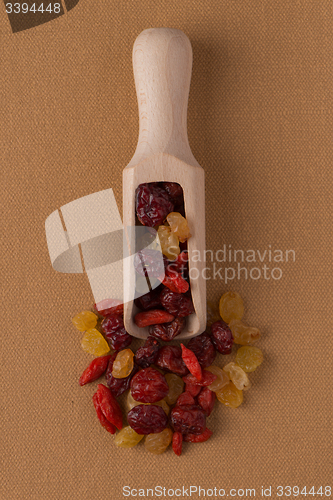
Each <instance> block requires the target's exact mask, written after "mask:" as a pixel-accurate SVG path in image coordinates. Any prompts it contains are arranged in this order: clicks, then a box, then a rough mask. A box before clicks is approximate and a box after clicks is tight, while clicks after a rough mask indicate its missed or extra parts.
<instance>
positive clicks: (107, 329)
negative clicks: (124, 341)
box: [101, 314, 124, 338]
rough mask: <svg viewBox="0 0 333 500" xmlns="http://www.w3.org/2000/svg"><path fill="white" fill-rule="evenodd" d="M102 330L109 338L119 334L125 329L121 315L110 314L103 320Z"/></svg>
mask: <svg viewBox="0 0 333 500" xmlns="http://www.w3.org/2000/svg"><path fill="white" fill-rule="evenodd" d="M101 328H102V330H103V332H104V334H105V336H106V338H108V337H109V336H110V335H112V334H114V333H116V332H118V330H120V328H124V322H123V318H122V317H121V316H119V314H110V315H109V316H108V317H107V318H105V319H103V321H102V323H101Z"/></svg>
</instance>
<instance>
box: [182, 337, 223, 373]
mask: <svg viewBox="0 0 333 500" xmlns="http://www.w3.org/2000/svg"><path fill="white" fill-rule="evenodd" d="M187 347H188V349H191V351H193V352H194V354H195V355H196V357H197V358H198V361H199V363H200V366H201V368H207V367H208V366H210V365H211V364H213V362H214V359H215V357H216V349H215V347H214V344H213V342H212V341H211V339H210V336H209V335H208V333H206V332H204V333H202V334H201V335H198V336H197V337H194V338H193V339H191V340H190V341H189V343H188V344H187Z"/></svg>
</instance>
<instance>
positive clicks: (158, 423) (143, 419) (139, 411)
mask: <svg viewBox="0 0 333 500" xmlns="http://www.w3.org/2000/svg"><path fill="white" fill-rule="evenodd" d="M127 420H128V423H129V425H130V426H131V427H132V429H134V430H135V432H137V433H138V434H155V433H158V432H162V431H163V430H164V429H165V428H166V426H167V424H168V417H167V415H166V413H165V411H164V410H163V409H162V408H161V407H160V406H157V405H138V406H135V407H134V408H132V409H131V410H130V411H129V412H128V414H127Z"/></svg>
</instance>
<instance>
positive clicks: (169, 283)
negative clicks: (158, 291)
mask: <svg viewBox="0 0 333 500" xmlns="http://www.w3.org/2000/svg"><path fill="white" fill-rule="evenodd" d="M161 283H163V285H164V286H166V287H167V288H169V289H170V290H171V291H172V292H176V293H186V292H187V291H188V289H189V288H190V285H189V284H188V282H187V281H186V280H184V278H183V277H182V275H181V274H180V273H177V272H176V271H172V270H170V269H169V268H167V269H166V270H165V276H164V279H163V280H161Z"/></svg>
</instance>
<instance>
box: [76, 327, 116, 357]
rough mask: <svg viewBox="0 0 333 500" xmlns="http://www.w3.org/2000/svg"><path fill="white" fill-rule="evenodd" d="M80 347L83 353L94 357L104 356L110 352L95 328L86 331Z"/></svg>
mask: <svg viewBox="0 0 333 500" xmlns="http://www.w3.org/2000/svg"><path fill="white" fill-rule="evenodd" d="M81 347H82V349H83V350H84V351H86V352H89V354H93V355H94V356H104V354H107V353H108V352H109V351H110V347H109V344H108V343H107V341H106V340H105V338H104V337H103V335H102V334H101V333H100V332H99V331H98V330H96V329H95V328H90V329H89V330H87V331H86V333H85V334H84V336H83V339H82V341H81Z"/></svg>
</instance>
